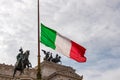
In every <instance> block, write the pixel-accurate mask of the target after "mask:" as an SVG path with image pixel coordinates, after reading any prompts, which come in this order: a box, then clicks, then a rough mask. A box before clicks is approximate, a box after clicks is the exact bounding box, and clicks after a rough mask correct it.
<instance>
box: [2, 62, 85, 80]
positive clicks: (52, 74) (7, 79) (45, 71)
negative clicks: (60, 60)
mask: <svg viewBox="0 0 120 80" xmlns="http://www.w3.org/2000/svg"><path fill="white" fill-rule="evenodd" d="M13 70H14V66H12V65H6V64H0V80H36V73H37V67H35V68H31V69H25V71H24V74H22V75H19V72H17V74H16V76H15V78H14V79H13V77H12V75H13ZM41 72H42V80H83V76H80V75H78V74H77V73H76V72H75V70H74V69H73V68H72V67H69V66H64V65H61V64H56V63H53V62H48V61H43V62H42V63H41Z"/></svg>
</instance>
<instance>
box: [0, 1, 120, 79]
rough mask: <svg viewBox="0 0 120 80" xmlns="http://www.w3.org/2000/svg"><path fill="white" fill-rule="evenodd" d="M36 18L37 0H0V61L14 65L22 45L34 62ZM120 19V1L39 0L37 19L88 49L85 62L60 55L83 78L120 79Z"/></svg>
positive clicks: (65, 63) (42, 46)
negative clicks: (28, 51)
mask: <svg viewBox="0 0 120 80" xmlns="http://www.w3.org/2000/svg"><path fill="white" fill-rule="evenodd" d="M37 18H38V16H37V0H0V63H1V64H2V63H5V64H9V65H10V64H12V65H14V64H15V62H16V55H17V54H18V53H19V49H20V47H22V48H23V50H24V51H26V50H30V56H29V60H30V62H31V63H32V65H33V67H34V66H36V65H37V44H38V43H37V42H38V41H37ZM119 21H120V0H40V22H42V23H43V24H45V25H46V26H48V27H49V28H52V29H54V30H56V31H57V32H59V33H60V34H61V35H63V36H65V37H67V38H69V39H71V40H73V41H75V42H77V43H78V44H80V45H82V46H84V47H85V48H86V49H87V50H86V53H85V56H86V57H87V62H85V63H78V62H76V61H74V60H71V59H69V58H67V57H65V56H63V55H61V54H59V55H61V56H62V59H61V60H62V64H63V65H66V66H71V67H73V68H74V69H76V72H77V73H78V74H79V75H83V76H84V80H119V79H120V76H119V75H120V64H119V62H120V43H119V42H120V37H119V35H120V31H119V30H120V22H119ZM41 49H45V50H47V51H50V52H52V53H58V52H56V51H54V50H52V49H50V48H48V47H46V46H44V45H42V44H41ZM53 56H55V55H53ZM43 57H44V54H43V53H42V52H41V59H42V58H43Z"/></svg>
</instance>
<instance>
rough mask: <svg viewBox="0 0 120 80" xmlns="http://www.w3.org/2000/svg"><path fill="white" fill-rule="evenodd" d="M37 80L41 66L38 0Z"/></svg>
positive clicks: (39, 78) (39, 79) (39, 77)
mask: <svg viewBox="0 0 120 80" xmlns="http://www.w3.org/2000/svg"><path fill="white" fill-rule="evenodd" d="M37 80H42V79H41V64H40V16H39V0H38V69H37Z"/></svg>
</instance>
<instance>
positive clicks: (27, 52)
mask: <svg viewBox="0 0 120 80" xmlns="http://www.w3.org/2000/svg"><path fill="white" fill-rule="evenodd" d="M29 55H30V51H29V50H26V51H25V53H24V58H25V59H28V56H29Z"/></svg>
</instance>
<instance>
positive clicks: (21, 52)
mask: <svg viewBox="0 0 120 80" xmlns="http://www.w3.org/2000/svg"><path fill="white" fill-rule="evenodd" d="M19 52H20V53H19V54H18V55H17V62H19V61H20V60H21V59H23V57H24V54H23V49H22V48H20V49H19Z"/></svg>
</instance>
